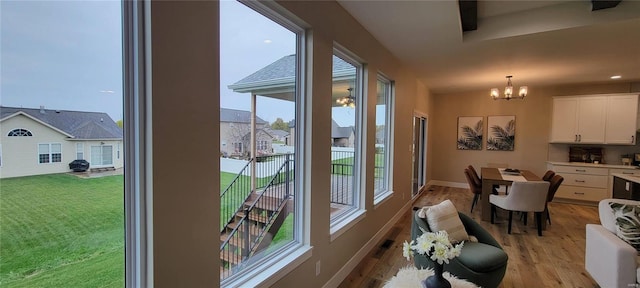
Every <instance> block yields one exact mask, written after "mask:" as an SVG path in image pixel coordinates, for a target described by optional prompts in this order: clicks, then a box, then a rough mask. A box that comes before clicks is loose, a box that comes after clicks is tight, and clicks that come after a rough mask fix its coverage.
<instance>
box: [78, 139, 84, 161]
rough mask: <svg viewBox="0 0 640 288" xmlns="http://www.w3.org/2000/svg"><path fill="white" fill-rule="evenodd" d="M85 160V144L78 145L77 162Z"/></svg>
mask: <svg viewBox="0 0 640 288" xmlns="http://www.w3.org/2000/svg"><path fill="white" fill-rule="evenodd" d="M82 159H84V143H76V160H82Z"/></svg>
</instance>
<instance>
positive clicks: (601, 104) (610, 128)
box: [550, 94, 638, 145]
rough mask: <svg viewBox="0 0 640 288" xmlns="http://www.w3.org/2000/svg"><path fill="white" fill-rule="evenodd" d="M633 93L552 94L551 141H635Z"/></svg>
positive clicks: (635, 103)
mask: <svg viewBox="0 0 640 288" xmlns="http://www.w3.org/2000/svg"><path fill="white" fill-rule="evenodd" d="M637 109H638V95H637V94H619V95H594V96H576V97H573V96H571V97H554V98H553V113H552V120H551V136H550V142H551V143H581V144H627V145H633V144H635V132H636V119H637V112H638V110H637Z"/></svg>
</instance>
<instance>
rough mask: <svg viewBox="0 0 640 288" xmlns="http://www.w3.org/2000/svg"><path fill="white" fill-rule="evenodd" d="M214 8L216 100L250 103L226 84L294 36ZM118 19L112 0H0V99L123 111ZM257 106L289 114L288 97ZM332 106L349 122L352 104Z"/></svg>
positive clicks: (285, 51) (287, 51)
mask: <svg viewBox="0 0 640 288" xmlns="http://www.w3.org/2000/svg"><path fill="white" fill-rule="evenodd" d="M220 11H221V13H220V14H221V28H220V29H221V31H220V35H221V40H220V45H221V47H220V62H221V67H220V71H221V76H220V77H221V78H220V106H221V107H223V108H231V109H239V110H245V111H250V94H248V93H244V94H239V93H235V92H233V91H231V89H229V88H228V85H231V84H233V83H235V82H237V81H239V80H241V79H243V78H244V77H246V76H249V75H250V74H252V73H253V72H255V71H257V70H259V69H261V68H263V67H264V66H267V65H268V64H271V63H273V62H274V61H276V60H278V59H280V58H282V57H284V56H287V55H291V54H294V53H295V48H296V47H295V44H296V42H295V37H296V36H295V34H294V33H293V32H291V31H289V30H287V29H285V28H283V27H282V26H280V25H278V24H276V23H274V22H273V21H271V20H268V19H267V18H266V17H264V16H262V15H260V14H258V13H257V12H255V11H253V10H251V9H249V8H247V7H246V6H244V5H243V4H240V3H238V2H236V1H221V2H220ZM121 23H122V20H121V3H120V2H119V1H113V0H108V1H56V0H53V1H5V0H3V1H0V105H2V106H11V107H24V108H39V107H40V106H45V108H47V109H59V110H77V111H93V112H106V113H107V114H109V116H111V118H112V119H113V120H114V121H117V120H121V119H123V101H122V98H123V86H122V45H123V43H122V30H121V29H122V27H121ZM257 106H258V107H257V109H256V110H257V112H256V113H257V115H258V116H259V117H260V118H262V119H264V120H266V121H268V122H273V121H275V120H276V119H277V118H282V119H283V120H284V121H289V120H292V119H294V117H295V107H294V104H293V103H292V102H287V101H280V100H273V99H270V98H266V97H258V101H257ZM334 110H335V111H334V113H333V114H334V115H333V116H334V119H336V121H338V123H339V124H340V125H341V126H347V125H353V123H349V122H353V120H349V119H354V118H355V117H354V115H353V113H354V111H352V109H351V110H349V109H345V108H335V109H334ZM340 114H344V115H343V116H344V117H343V118H344V119H347V120H342V119H341V118H340V116H341V115H340Z"/></svg>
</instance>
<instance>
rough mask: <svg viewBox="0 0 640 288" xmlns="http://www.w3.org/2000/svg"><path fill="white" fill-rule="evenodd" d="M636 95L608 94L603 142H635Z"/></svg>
mask: <svg viewBox="0 0 640 288" xmlns="http://www.w3.org/2000/svg"><path fill="white" fill-rule="evenodd" d="M637 115H638V95H621V96H610V97H609V99H608V102H607V127H606V130H605V131H606V134H605V143H607V144H629V145H631V144H635V143H636V128H637V127H636V123H637Z"/></svg>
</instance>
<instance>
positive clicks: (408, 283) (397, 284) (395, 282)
mask: <svg viewBox="0 0 640 288" xmlns="http://www.w3.org/2000/svg"><path fill="white" fill-rule="evenodd" d="M431 275H433V270H431V269H417V268H415V267H413V266H407V267H404V268H400V271H398V273H397V274H396V276H393V277H392V278H391V279H389V281H387V283H385V284H384V286H383V287H384V288H422V284H421V283H420V282H421V281H422V280H424V279H427V277H429V276H431ZM442 275H443V276H444V278H446V279H447V280H449V283H451V287H461V288H467V287H468V288H477V287H478V286H476V285H475V284H473V283H471V282H467V281H464V280H461V279H458V278H457V277H456V276H453V275H451V274H449V272H444V273H443V274H442Z"/></svg>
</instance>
